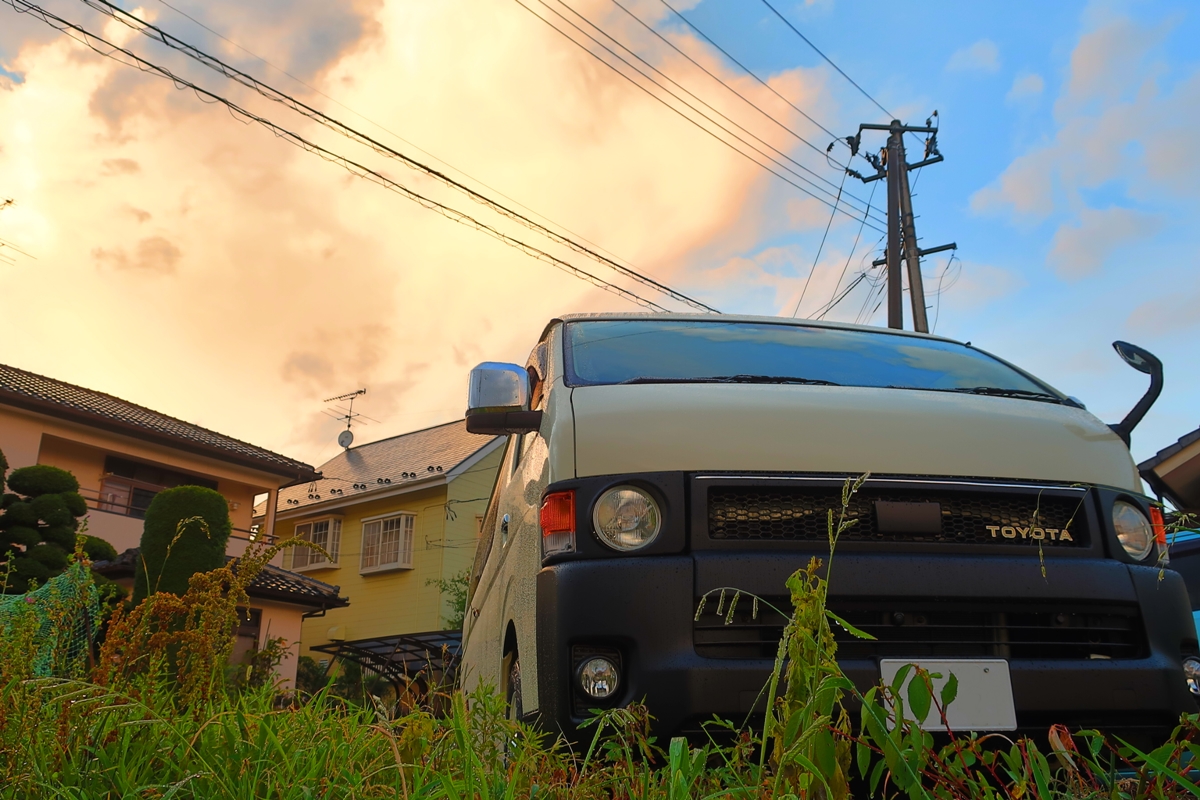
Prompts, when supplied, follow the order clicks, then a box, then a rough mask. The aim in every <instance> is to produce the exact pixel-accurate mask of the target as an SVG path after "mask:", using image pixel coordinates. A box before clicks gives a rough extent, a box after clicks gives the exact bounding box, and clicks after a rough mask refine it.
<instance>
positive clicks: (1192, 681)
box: [1183, 656, 1200, 697]
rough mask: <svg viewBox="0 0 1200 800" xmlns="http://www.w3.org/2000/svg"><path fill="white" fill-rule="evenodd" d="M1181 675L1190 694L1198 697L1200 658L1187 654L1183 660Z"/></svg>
mask: <svg viewBox="0 0 1200 800" xmlns="http://www.w3.org/2000/svg"><path fill="white" fill-rule="evenodd" d="M1183 677H1184V678H1186V679H1187V685H1188V691H1189V692H1191V693H1192V696H1193V697H1200V658H1196V657H1195V656H1188V657H1187V658H1185V659H1184V660H1183Z"/></svg>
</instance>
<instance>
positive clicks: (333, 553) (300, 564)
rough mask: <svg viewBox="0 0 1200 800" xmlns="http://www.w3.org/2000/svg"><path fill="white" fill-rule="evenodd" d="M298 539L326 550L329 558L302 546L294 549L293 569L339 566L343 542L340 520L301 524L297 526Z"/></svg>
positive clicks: (322, 520) (323, 520)
mask: <svg viewBox="0 0 1200 800" xmlns="http://www.w3.org/2000/svg"><path fill="white" fill-rule="evenodd" d="M296 538H298V539H303V540H304V541H306V542H312V543H313V544H315V545H318V546H320V547H322V548H324V549H325V551H326V552H327V553H329V558H328V559H326V558H325V556H324V555H322V554H321V552H320V551H318V550H313V549H312V548H311V547H304V546H303V545H300V546H298V547H294V548H292V569H303V568H305V567H316V566H320V565H322V564H328V565H330V566H334V567H336V566H337V563H338V546H339V545H340V544H341V541H342V521H341V520H340V519H336V518H335V519H320V520H314V521H313V522H301V523H300V524H299V525H297V526H296Z"/></svg>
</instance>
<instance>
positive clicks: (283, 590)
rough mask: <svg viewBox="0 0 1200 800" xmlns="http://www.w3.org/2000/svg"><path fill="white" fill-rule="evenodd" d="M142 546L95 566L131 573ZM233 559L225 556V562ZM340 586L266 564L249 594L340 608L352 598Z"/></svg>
mask: <svg viewBox="0 0 1200 800" xmlns="http://www.w3.org/2000/svg"><path fill="white" fill-rule="evenodd" d="M140 554H141V550H140V549H139V548H137V547H131V548H129V549H128V550H126V551H125V552H124V553H121V555H119V556H117V557H116V558H115V559H114V560H112V561H97V562H96V563H95V564H93V565H92V569H94V570H95V571H96V572H99V573H100V574H101V575H105V576H107V577H109V578H120V577H125V578H129V577H132V576H133V574H134V567H135V565H136V564H137V560H138V556H139V555H140ZM230 561H233V556H226V557H225V562H226V563H229V562H230ZM340 591H341V587H340V586H331V585H330V584H328V583H325V582H324V581H319V580H317V579H316V578H310V577H308V576H307V575H301V574H300V573H298V572H291V571H290V570H286V569H283V568H282V567H276V566H274V565H272V564H267V565H266V566H265V567H263V569H262V571H261V572H259V573H258V574H257V575H255V576H254V579H253V580H252V581H250V583H249V585H248V586H247V587H246V594H248V595H250V596H251V597H257V598H260V599H263V600H278V601H279V602H282V603H293V604H295V605H301V606H308V607H310V608H314V609H316V608H340V607H342V606H347V605H349V604H350V601H349V600H347V599H346V598H345V597H341V596H339V594H338V592H340Z"/></svg>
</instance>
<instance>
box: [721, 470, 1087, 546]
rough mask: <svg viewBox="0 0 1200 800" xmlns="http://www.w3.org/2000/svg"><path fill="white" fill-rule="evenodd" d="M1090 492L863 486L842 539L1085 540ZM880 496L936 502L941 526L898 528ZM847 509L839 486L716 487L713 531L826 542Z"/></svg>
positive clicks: (732, 537) (732, 536)
mask: <svg viewBox="0 0 1200 800" xmlns="http://www.w3.org/2000/svg"><path fill="white" fill-rule="evenodd" d="M1084 497H1085V495H1083V494H1079V493H1076V494H1072V495H1069V496H1064V495H1062V494H1050V493H1047V492H1028V493H1025V492H1012V491H1004V492H1002V491H996V492H981V491H957V490H945V489H938V488H931V489H900V490H896V489H883V488H880V489H875V488H870V487H864V488H862V489H860V490H859V491H858V492H857V493H855V495H854V496H853V497H851V498H850V502H849V505H848V506H847V508H846V519H847V520H848V521H853V522H854V524H853V525H852V526H851V527H850V528H849V529H848V530H847V531H845V532H844V533H843V534H842V536H841V541H854V542H881V543H882V542H924V543H945V544H979V545H983V544H990V545H1012V546H1025V547H1030V546H1033V547H1037V546H1038V545H1041V546H1044V547H1046V548H1051V547H1067V548H1070V547H1085V546H1086V545H1087V543H1088V540H1087V531H1086V518H1087V515H1086V514H1085V513H1084V508H1083V501H1084ZM880 502H883V503H892V504H902V505H907V504H913V505H917V506H920V507H922V508H929V507H931V506H932V505H933V504H936V507H935V511H934V516H935V518H936V517H937V516H940V526H934V527H935V528H940V530H937V529H930V528H928V527H927V528H925V529H923V530H920V531H906V532H897V531H895V530H894V529H889V528H888V527H887V526H886V525H883V526H881V525H880V520H879V519H878V514H879V512H878V510H877V509H878V508H879V506H877V503H880ZM841 508H842V489H841V487H840V486H831V487H830V486H811V485H803V486H712V487H710V488H709V489H708V535H709V537H710V538H711V539H715V540H722V541H811V542H824V541H827V540H828V536H829V533H828V530H829V522H828V515H829V511H830V510H831V509H832V510H833V512H834V522H835V523H836V522H837V518H838V515H839V513H840V510H841ZM881 528H883V529H882V530H881ZM1064 531H1065V532H1066V533H1065V534H1064Z"/></svg>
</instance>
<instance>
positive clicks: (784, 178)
mask: <svg viewBox="0 0 1200 800" xmlns="http://www.w3.org/2000/svg"><path fill="white" fill-rule="evenodd" d="M515 1H516V3H517V4H518V5H519V6H521V8H523V9H525V10H526V11H528V12H529V13H530V14H532V15H533V16H534V17H535V18H537V19H538V20H540V21H541V22H543V23H544V24H546V25H547V26H549V27H550V28H551V29H552V30H553V31H555V32H556V33H558V34H559V35H560V36H562V37H563V38H565V39H567V40H568V41H569V42H571V43H572V44H574V45H575V46H577V47H579V48H581V49H582V50H584V52H586V53H588V54H589V55H591V56H592V57H593V58H595V59H596V60H597V61H599V62H600V63H601V64H604V65H605V66H607V67H608V68H609V69H611V70H612V71H613V72H615V73H617V74H618V75H620V76H621V77H623V78H625V80H627V81H629V82H630V83H631V84H633V85H634V86H636V87H637V88H638V89H641V90H642V91H643V92H645V93H646V94H647V95H649V96H650V97H652V98H654V99H655V100H657V101H658V102H660V103H662V104H663V105H664V106H666V107H667V108H669V109H670V110H672V111H674V112H675V113H676V114H678V115H679V116H680V117H682V118H683V119H685V120H687V121H688V122H690V123H691V124H692V125H694V126H696V127H697V128H699V129H700V130H702V131H704V132H705V133H707V134H708V135H709V136H711V137H713V138H714V139H716V140H717V141H718V142H720V143H721V144H723V145H725V146H726V147H729V148H730V149H731V150H733V151H734V152H735V153H737V154H738V155H740V156H742V157H743V158H745V159H747V160H748V161H750V162H751V163H753V164H755V165H757V166H759V167H762V168H763V169H765V170H766V171H767V172H770V173H771V174H772V175H774V176H775V177H777V178H779V179H780V180H782V181H783V182H784V183H787V184H788V185H790V186H792V187H793V188H795V189H798V190H799V191H801V192H803V193H804V194H806V195H809V196H810V197H813V198H814V199H816V200H818V201H819V202H821V203H824V204H825V205H827V206H829V207H830V208H837V206H836V205H835V204H834V203H831V202H830V201H829V200H826V199H825V198H824V197H821V196H819V195H817V194H816V193H814V192H812V191H810V190H809V189H806V188H805V187H803V186H801V185H800V184H798V183H796V182H795V181H793V180H791V179H790V178H788V177H787V176H786V175H783V174H781V173H779V172H776V171H775V170H774V169H772V168H771V167H770V166H768V165H766V164H764V163H762V162H761V161H758V160H757V159H755V158H754V157H753V156H752V155H750V154H749V153H746V152H745V151H743V150H740V149H738V148H737V147H735V146H734V145H733V144H732V143H731V142H729V141H727V140H725V139H722V138H721V137H720V136H719V135H717V134H716V133H715V132H713V131H712V130H710V129H708V128H706V127H705V126H704V125H701V124H700V123H699V122H697V121H696V120H695V119H693V118H692V117H690V116H688V115H687V114H685V113H684V112H683V111H681V110H680V109H678V108H676V107H675V106H673V105H671V104H670V103H668V102H667V101H666V100H665V99H663V98H662V97H660V96H659V95H657V94H655V93H654V92H652V91H650V89H648V88H646V87H645V86H643V85H642V84H641V83H639V82H638V81H636V80H634V79H633V78H632V77H631V76H629V75H627V74H626V73H624V72H622V71H621V70H620V69H618V68H617V67H616V66H615V65H613V64H611V63H609V62H608V61H605V60H604V59H603V58H601V57H600V56H599V55H598V54H596V53H594V52H592V51H591V50H590V49H589V48H588V47H587V46H586V45H584V44H583V43H581V42H579V41H577V40H575V39H573V38H572V37H571V36H570V34H568V33H567V32H566V31H564V30H562V29H561V28H559V27H557V26H556V25H554V23H552V22H551V21H550V20H548V19H546V18H545V17H543V16H541V15H540V14H538V13H537V12H536V11H534V10H533V9H532V8H530V7H529V6H527V5H525V3H524V2H523V0H515ZM538 2H542V0H538ZM543 5H545V4H544V3H543ZM550 10H551V11H553V9H550ZM554 13H556V14H558V12H554ZM558 16H559V17H562V15H561V14H558ZM562 18H563V19H564V21H566V22H567V23H568V24H569V25H571V26H572V27H574V28H575V29H576V30H579V31H580V32H581V33H583V35H584V36H587V37H588V38H589V39H592V41H594V42H596V43H597V44H598V45H599V46H600V47H601V48H602V49H604V50H605V51H607V52H608V53H609V54H611V55H612V56H613V57H614V58H616V59H618V60H619V61H621V62H622V63H623V64H625V65H626V66H628V67H630V68H631V69H633V70H635V71H636V72H638V74H639V75H642V76H643V77H645V78H647V79H648V80H650V81H651V82H652V83H655V85H656V86H659V88H663V89H664V91H665V87H662V85H661V84H658V83H657V82H655V81H654V80H653V78H650V77H649V76H648V75H646V74H645V73H643V72H641V70H638V69H637V68H636V67H634V66H633V65H632V64H630V63H629V62H628V61H626V60H625V59H624V58H622V57H621V56H620V55H619V54H617V53H615V52H613V50H612V49H611V48H609V47H607V46H605V45H604V44H603V43H600V42H598V41H597V40H596V39H595V37H593V36H590V35H589V34H587V33H586V32H584V31H582V30H581V29H580V28H579V26H578V25H575V24H574V23H572V22H570V20H567V19H566V18H565V17H562ZM672 96H673V97H675V98H676V99H677V100H679V102H681V103H683V104H684V105H686V106H687V107H688V108H691V109H692V110H693V111H695V112H696V113H698V114H700V115H701V116H703V117H704V118H705V119H707V120H708V121H709V122H711V123H712V124H714V125H716V126H717V127H718V128H721V130H724V131H725V132H726V133H730V135H732V136H734V138H738V137H737V135H736V134H733V133H732V132H730V131H729V130H728V129H726V128H724V127H722V126H721V125H720V124H719V123H717V122H715V121H713V120H712V119H711V118H709V117H707V116H706V115H704V113H703V112H701V111H699V110H698V109H696V108H695V107H693V106H691V105H690V104H688V103H687V101H685V100H682V99H681V98H679V97H678V96H676V95H672ZM738 141H741V142H742V143H743V144H746V145H747V146H748V147H750V148H751V149H752V150H755V151H756V152H758V153H759V154H760V155H764V156H766V154H765V153H763V152H762V151H761V150H758V149H757V148H755V147H754V146H753V145H750V144H749V143H747V142H745V141H744V140H742V139H740V138H739V139H738ZM766 157H767V158H770V156H766ZM772 161H774V159H772ZM775 163H777V164H778V162H777V161H776V162H775ZM780 166H783V165H780ZM784 169H787V167H784ZM788 171H789V172H792V171H791V170H788ZM792 174H793V175H794V174H796V173H795V172H792ZM797 177H799V178H800V179H801V180H803V181H805V182H806V183H809V184H810V185H813V186H815V184H813V182H812V181H810V180H808V179H807V178H804V177H803V176H799V175H797ZM817 188H818V189H820V187H817ZM821 191H824V190H823V189H821ZM827 194H828V192H827ZM841 211H842V213H844V214H846V215H847V216H850V217H852V218H855V219H857V216H858V215H857V214H852V213H850V212H849V211H846V210H845V209H841ZM855 211H857V209H855ZM872 228H873V229H874V230H877V231H878V230H881V229H880V228H875V227H874V226H872Z"/></svg>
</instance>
